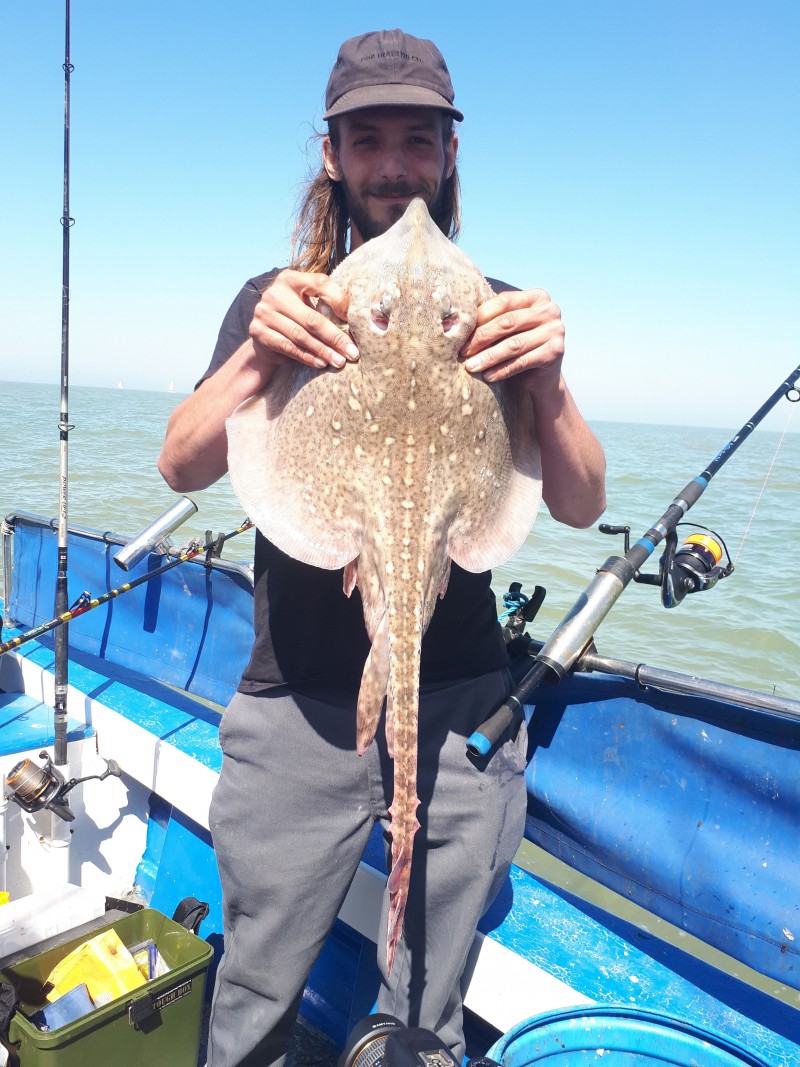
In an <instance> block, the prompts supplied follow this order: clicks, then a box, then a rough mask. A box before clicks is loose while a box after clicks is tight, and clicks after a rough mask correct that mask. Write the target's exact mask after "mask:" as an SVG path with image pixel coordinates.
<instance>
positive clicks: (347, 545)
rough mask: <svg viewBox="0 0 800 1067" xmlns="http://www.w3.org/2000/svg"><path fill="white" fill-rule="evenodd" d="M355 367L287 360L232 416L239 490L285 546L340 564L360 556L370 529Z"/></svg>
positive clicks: (259, 522)
mask: <svg viewBox="0 0 800 1067" xmlns="http://www.w3.org/2000/svg"><path fill="white" fill-rule="evenodd" d="M353 373H355V371H354V370H353V369H352V368H350V367H349V366H348V367H345V368H344V369H343V370H342V371H332V370H330V371H327V370H326V371H315V370H311V369H310V368H306V367H302V366H299V365H298V366H291V367H290V366H286V367H280V368H279V369H278V371H277V372H276V374H275V377H274V379H273V381H272V382H271V384H270V386H269V387H268V388H267V389H265V390H264V391H263V392H261V393H259V394H257V395H256V396H254V397H251V399H250V400H247V401H245V403H244V404H242V405H240V406H239V407H238V408H237V409H236V411H234V413H233V415H232V416H231V417H230V418H229V419H228V422H227V431H228V469H229V472H230V477H231V483H232V485H233V489H234V492H235V493H236V496H237V498H238V500H239V503H240V504H241V505H242V507H243V508H244V510H245V511H246V512H247V514H248V515H249V517H250V518H251V519H252V520H253V522H254V523H255V524H256V526H257V527H258V528H259V530H261V532H262V533H263V534H264V535H265V536H266V537H267V538H268V539H269V540H270V541H272V542H273V544H275V545H277V546H278V548H280V549H281V551H283V552H285V553H286V554H287V555H290V556H292V557H293V558H295V559H299V560H301V561H302V562H303V563H308V564H310V565H311V566H314V567H322V568H324V569H326V570H335V569H336V568H337V567H343V566H344V565H345V564H347V563H349V562H350V561H351V560H353V559H355V558H356V556H358V554H359V552H360V550H361V538H362V531H363V528H364V517H363V506H362V493H361V491H360V489H359V485H360V481H361V480H360V479H359V478H358V477H356V478H355V480H354V472H355V471H356V468H357V466H358V459H357V454H358V440H359V436H360V433H361V419H360V418H359V417H358V413H357V412H356V411H354V410H353V408H352V407H351V405H350V403H349V398H350V396H351V390H350V381H349V377H350V375H352V374H353Z"/></svg>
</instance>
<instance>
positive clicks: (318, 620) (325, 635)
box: [198, 269, 512, 694]
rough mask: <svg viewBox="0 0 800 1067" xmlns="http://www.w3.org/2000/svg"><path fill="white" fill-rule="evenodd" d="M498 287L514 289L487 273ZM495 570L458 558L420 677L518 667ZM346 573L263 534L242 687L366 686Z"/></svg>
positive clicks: (226, 336)
mask: <svg viewBox="0 0 800 1067" xmlns="http://www.w3.org/2000/svg"><path fill="white" fill-rule="evenodd" d="M277 274H278V269H274V270H271V271H268V272H267V273H266V274H260V275H259V276H258V277H256V278H251V279H250V280H249V281H248V282H246V284H245V285H244V286H243V287H242V289H241V291H240V292H239V295H238V296H237V297H236V299H235V300H234V302H233V303H232V304H231V306H230V308H229V310H228V313H227V315H226V316H225V318H224V319H223V322H222V326H221V328H220V332H219V337H218V339H217V344H216V347H215V349H214V354H213V356H212V358H211V363H210V364H209V367H208V370H207V371H206V373H205V374H204V375H203V377H202V378H201V379H200V382H199V383H198V385H199V384H200V383H201V382H203V381H205V379H206V378H208V377H209V376H210V375H211V374H213V373H214V372H215V371H216V370H218V369H219V368H220V367H221V366H222V364H223V363H224V362H225V361H226V360H227V359H228V358H229V357H230V356H231V355H232V354H233V353H234V352H235V351H236V349H237V348H239V346H240V345H241V344H242V343H243V342H244V341H246V340H247V337H248V331H249V327H250V322H251V321H252V318H253V312H254V310H255V307H256V304H257V303H258V301H259V299H260V297H261V294H262V293H263V292H264V290H265V289H267V288H268V287H269V286H270V285H271V284H272V282H273V281H274V280H275V276H276V275H277ZM487 280H488V282H489V284H490V285H491V287H492V289H494V290H495V292H502V291H503V290H507V289H511V288H512V286H509V285H506V284H504V283H503V282H499V281H496V280H494V279H492V278H489V279H487ZM490 582H491V573H490V572H489V571H484V572H483V573H482V574H471V573H469V572H468V571H464V570H462V569H461V568H460V567H458V566H456V564H455V563H454V564H453V565H452V569H451V573H450V581H449V583H448V586H447V592H446V593H445V595H444V597H443V598H442V599H441V600H439V601H437V604H436V608H435V610H434V613H433V617H432V619H431V622H430V625H429V627H428V630H427V632H426V634H425V636H424V638H423V640H422V661H421V665H420V681H421V682H422V683H423V684H424V683H428V682H446V681H455V680H456V679H459V678H469V677H477V676H478V675H481V674H486V673H487V672H488V671H492V670H496V669H498V668H502V667H506V666H508V654H507V652H506V648H505V642H504V641H503V637H502V633H501V630H500V626H499V624H498V622H497V612H496V605H495V597H494V594H493V593H492V590H491V588H490ZM342 583H343V572H342V570H335V571H327V570H321V569H319V568H317V567H310V566H308V564H306V563H300V562H299V561H298V560H295V559H292V558H291V557H290V556H287V555H286V554H285V553H283V552H281V550H280V549H279V548H277V547H276V546H275V545H273V544H272V543H271V542H270V541H268V540H267V539H266V538H265V537H264V536H263V535H262V534H261V533H260V532H258V531H257V532H256V546H255V607H254V611H255V618H254V624H255V640H254V642H253V648H252V652H251V655H250V662H249V663H248V665H247V668H246V669H245V672H244V674H243V675H242V679H241V682H240V684H239V690H240V692H244V693H253V692H258V691H259V690H262V689H266V688H270V687H272V686H275V685H283V684H289V685H292V686H298V685H316V684H322V685H325V686H327V687H328V688H331V689H335V690H337V691H340V692H345V693H353V694H355V693H357V692H358V687H359V685H360V682H361V674H362V671H363V669H364V661H365V660H366V658H367V653H368V652H369V638H368V637H367V632H366V629H365V626H364V617H363V614H362V609H361V597H360V596H359V593H358V590H357V589H355V590H354V591H353V594H352V596H351V597H349V598H348V597H346V596H345V595H344V592H343V588H342Z"/></svg>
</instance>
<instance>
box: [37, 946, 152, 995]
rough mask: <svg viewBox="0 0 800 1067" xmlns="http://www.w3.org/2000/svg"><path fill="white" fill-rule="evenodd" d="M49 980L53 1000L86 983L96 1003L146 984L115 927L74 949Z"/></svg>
mask: <svg viewBox="0 0 800 1067" xmlns="http://www.w3.org/2000/svg"><path fill="white" fill-rule="evenodd" d="M47 981H48V983H49V984H51V985H52V986H53V988H52V990H51V991H50V992H49V993H48V994H47V999H48V1000H49V1001H50V1002H51V1003H52V1002H53V1001H54V1000H58V998H59V997H63V996H64V994H65V993H69V991H70V990H71V989H74V988H75V987H76V986H79V985H81V984H82V983H84V982H85V983H86V986H87V987H88V989H89V996H90V997H91V998H92V1000H93V1001H94V1003H95V1004H96V1005H98V1004H107V1003H108V1001H109V1000H114V998H115V997H121V996H124V995H125V994H126V993H130V992H131V990H133V989H138V988H139V986H143V985H145V979H144V977H143V975H142V973H141V971H140V970H139V968H138V967H137V966H136V961H135V960H134V958H133V956H132V955H131V954H130V952H129V951H128V950H127V948H125V946H124V945H123V943H122V941H120V939H119V935H118V934H117V932H116V930H114V929H113V928H112V929H108V930H105V931H103V933H102V934H98V935H97V936H96V937H93V938H91V939H90V940H89V941H84V943H83V944H82V945H79V946H78V948H76V949H73V951H72V952H70V954H69V955H68V956H65V958H64V959H63V960H62V961H61V963H59V964H58V965H57V966H56V967H54V968H53V970H52V971H51V972H50V974H49V976H48V979H47Z"/></svg>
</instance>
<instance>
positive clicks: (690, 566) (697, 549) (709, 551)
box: [599, 522, 733, 608]
mask: <svg viewBox="0 0 800 1067" xmlns="http://www.w3.org/2000/svg"><path fill="white" fill-rule="evenodd" d="M678 526H689V527H691V528H692V529H694V530H696V531H704V532H696V533H692V534H689V536H688V537H687V538H686V540H685V541H684V542H683V544H682V545H681V546H680V547H678V533H677V527H675V528H673V529H672V530H670V531H669V533H668V534H667V535H666V537H665V539H664V551H663V553H662V555H661V559H660V561H659V564H658V574H643V573H642V572H641V571H637V572H636V574H635V575H634V578H633V580H634V581H635V582H640V583H641V584H642V585H658V586H660V587H661V603H662V604H663V606H664V607H665V608H674V607H677V606H678V604H680V603H681V601H682V600H683V599H684V597H685V596H686V595H687V594H688V593H701V592H703V591H704V590H706V589H712V588H713V587H714V586H715V585H716V584H717V582H718V581H719V580H720V578H727V577H728V575H729V574H732V573H733V561H732V560H731V556H730V553H729V552H728V547H727V545H726V544H725V542H724V541H723V540H722V538H721V537H720V536H719V534H717V533H715V532H714V531H713V530H709V529H708V527H706V526H699V525H698V524H697V523H688V522H681V523H678ZM599 529H600V532H601V533H605V534H623V536H624V538H625V553H626V555H627V553H628V550H629V548H630V526H609V525H608V524H607V523H604V522H603V523H601V524H600V527H599ZM723 549H724V551H725V555H726V556H727V559H728V562H727V563H725V564H723V565H722V566H720V560H721V559H722V552H723Z"/></svg>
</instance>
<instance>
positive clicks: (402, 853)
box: [386, 650, 419, 974]
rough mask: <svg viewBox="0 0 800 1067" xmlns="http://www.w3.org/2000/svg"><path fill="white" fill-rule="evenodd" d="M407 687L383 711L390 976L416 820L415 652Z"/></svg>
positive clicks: (400, 929)
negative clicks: (387, 760)
mask: <svg viewBox="0 0 800 1067" xmlns="http://www.w3.org/2000/svg"><path fill="white" fill-rule="evenodd" d="M412 658H415V660H416V670H415V671H414V670H412V671H411V672H410V673H413V674H414V675H415V677H414V678H413V680H411V679H409V680H408V681H410V682H411V684H405V685H399V686H398V687H397V688H396V689H395V688H394V687H392V691H391V697H390V702H389V707H388V708H387V715H386V721H387V730H388V729H389V724H390V723H391V730H392V740H393V748H394V797H393V800H392V806H391V807H390V808H389V814H390V816H391V820H392V821H391V826H390V831H391V835H392V869H391V872H390V874H389V925H388V929H387V932H386V966H387V973H388V974H391V972H392V965H393V963H394V958H395V954H396V952H397V946H398V943H399V941H400V936H401V934H402V932H403V917H404V915H405V910H406V902H407V901H408V887H409V882H410V879H411V856H412V852H413V848H414V835H415V834H416V832H417V830H418V829H419V822H418V820H417V807H418V806H419V797H418V796H417V720H418V711H419V650H417V653H416V657H412Z"/></svg>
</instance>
